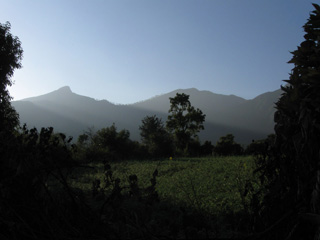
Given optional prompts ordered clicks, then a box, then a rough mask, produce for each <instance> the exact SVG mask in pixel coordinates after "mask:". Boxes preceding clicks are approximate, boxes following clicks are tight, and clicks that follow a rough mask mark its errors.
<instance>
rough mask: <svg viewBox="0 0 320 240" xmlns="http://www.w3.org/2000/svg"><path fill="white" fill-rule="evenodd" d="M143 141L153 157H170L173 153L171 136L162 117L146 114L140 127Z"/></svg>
mask: <svg viewBox="0 0 320 240" xmlns="http://www.w3.org/2000/svg"><path fill="white" fill-rule="evenodd" d="M139 129H140V135H141V139H142V143H143V144H144V145H145V146H146V147H147V149H148V152H149V154H150V155H151V156H153V157H169V156H170V155H172V153H173V149H172V140H171V136H170V135H169V133H168V132H167V130H166V129H165V126H164V124H163V122H162V120H161V119H159V118H157V117H156V116H155V115H154V116H151V117H150V116H146V117H145V118H144V119H142V125H141V126H140V127H139Z"/></svg>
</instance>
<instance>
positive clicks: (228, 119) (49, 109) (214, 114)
mask: <svg viewBox="0 0 320 240" xmlns="http://www.w3.org/2000/svg"><path fill="white" fill-rule="evenodd" d="M177 92H179V93H182V92H183V93H185V94H188V95H190V101H191V103H192V105H193V106H195V107H196V108H200V109H201V110H202V111H203V113H205V114H206V122H205V130H204V131H202V132H201V133H200V134H199V136H200V139H201V140H203V141H204V140H211V141H212V142H213V143H215V142H216V141H217V140H218V139H219V137H220V136H222V135H225V134H227V133H232V134H234V135H235V136H236V140H237V141H238V142H241V143H249V142H250V141H251V139H257V138H264V137H265V136H267V135H268V134H269V133H272V132H273V126H274V123H273V114H274V111H275V109H274V103H275V102H276V101H277V99H278V98H279V96H280V94H281V91H280V90H277V91H274V92H268V93H264V94H262V95H259V96H258V97H256V98H254V99H252V100H245V99H243V98H240V97H237V96H234V95H230V96H227V95H221V94H215V93H212V92H209V91H199V90H197V89H195V88H191V89H179V90H175V91H172V92H170V93H167V94H163V95H160V96H156V97H153V98H151V99H148V100H145V101H141V102H138V103H134V104H129V105H115V104H112V103H110V102H108V101H106V100H102V101H97V100H95V99H93V98H89V97H85V96H81V95H78V94H75V93H73V92H72V91H71V89H70V88H69V87H62V88H60V89H58V90H56V91H53V92H51V93H48V94H44V95H41V96H38V97H32V98H27V99H24V100H21V101H14V102H12V105H13V106H14V107H15V108H16V110H17V112H18V113H19V115H20V122H21V123H22V124H23V123H27V125H28V126H29V127H33V126H35V127H37V128H41V127H48V126H53V127H54V128H55V130H56V131H60V132H64V133H66V134H68V135H71V136H74V137H75V138H77V137H78V135H79V134H81V133H82V132H83V131H86V130H87V129H88V128H89V127H94V129H95V130H98V129H100V128H102V127H108V126H110V125H111V124H112V123H115V124H116V126H117V127H118V129H123V128H125V129H127V130H129V131H130V133H131V138H132V139H134V140H140V136H139V125H141V120H142V119H143V118H144V117H145V116H147V115H149V116H150V115H157V116H158V117H161V118H162V119H163V121H164V122H165V121H166V118H167V115H168V110H169V107H170V101H169V97H174V96H175V95H176V93H177Z"/></svg>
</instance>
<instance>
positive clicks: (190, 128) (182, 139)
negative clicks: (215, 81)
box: [167, 93, 206, 152]
mask: <svg viewBox="0 0 320 240" xmlns="http://www.w3.org/2000/svg"><path fill="white" fill-rule="evenodd" d="M169 99H170V104H171V106H170V109H169V116H168V120H167V128H168V129H169V131H171V132H172V133H173V135H174V137H175V140H176V146H177V148H178V149H179V150H181V151H186V152H187V151H188V144H189V142H190V141H191V139H193V138H195V137H196V136H197V133H198V132H199V131H200V130H203V129H204V127H203V123H204V121H205V117H206V115H205V114H203V113H202V111H201V110H200V109H198V108H197V109H195V108H194V107H193V106H191V103H190V101H189V95H187V94H184V93H181V94H180V93H177V94H176V96H175V97H173V98H169Z"/></svg>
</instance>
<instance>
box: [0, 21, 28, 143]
mask: <svg viewBox="0 0 320 240" xmlns="http://www.w3.org/2000/svg"><path fill="white" fill-rule="evenodd" d="M10 29H11V25H10V23H9V22H7V23H5V24H1V23H0V138H1V137H3V135H4V133H5V132H12V131H13V130H14V128H15V127H17V126H18V123H19V121H18V114H17V113H16V111H15V110H14V109H13V108H12V107H11V103H10V100H11V99H12V98H11V96H10V95H9V92H8V89H7V87H8V86H12V83H13V80H12V76H13V73H14V70H15V69H19V68H21V67H22V65H21V60H22V54H23V50H22V47H21V42H20V40H19V38H18V37H15V36H12V34H11V33H10Z"/></svg>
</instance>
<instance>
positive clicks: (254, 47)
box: [0, 0, 319, 104]
mask: <svg viewBox="0 0 320 240" xmlns="http://www.w3.org/2000/svg"><path fill="white" fill-rule="evenodd" d="M313 2H315V3H318V4H319V2H317V1H316V0H314V1H313ZM0 6H1V8H0V23H5V22H6V21H9V22H10V23H11V33H12V34H13V35H14V36H17V37H18V38H19V39H20V41H21V43H22V48H23V50H24V54H23V60H22V65H23V68H21V69H18V70H16V71H15V74H14V77H13V81H14V85H13V86H12V87H10V88H9V91H10V94H11V96H12V97H13V100H20V99H23V98H27V97H32V96H38V95H42V94H45V93H48V92H51V91H54V90H56V89H58V88H60V87H63V86H70V88H71V90H72V91H73V92H75V93H77V94H80V95H85V96H89V97H92V98H95V99H97V100H102V99H105V100H108V101H110V102H113V103H116V104H130V103H135V102H138V101H142V100H146V99H148V98H151V97H154V96H156V95H160V94H164V93H167V92H170V91H173V90H176V89H185V88H197V89H199V90H208V91H211V92H214V93H219V94H225V95H231V94H234V95H237V96H239V97H243V98H245V99H252V98H254V97H256V96H258V95H259V94H262V93H264V92H268V91H274V90H277V89H279V88H280V86H281V85H284V82H283V81H282V80H285V79H288V78H289V73H290V72H291V69H292V68H293V65H292V64H288V63H287V62H288V61H289V60H290V59H291V56H292V54H291V53H290V52H292V51H294V50H296V48H297V46H298V45H299V44H300V43H301V42H302V41H303V35H304V32H303V28H302V26H303V25H304V24H305V23H306V21H307V19H308V18H309V14H310V12H311V11H312V10H313V6H312V1H308V0H90V1H89V0H55V1H53V0H30V1H25V0H20V1H18V0H10V1H7V0H0Z"/></svg>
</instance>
